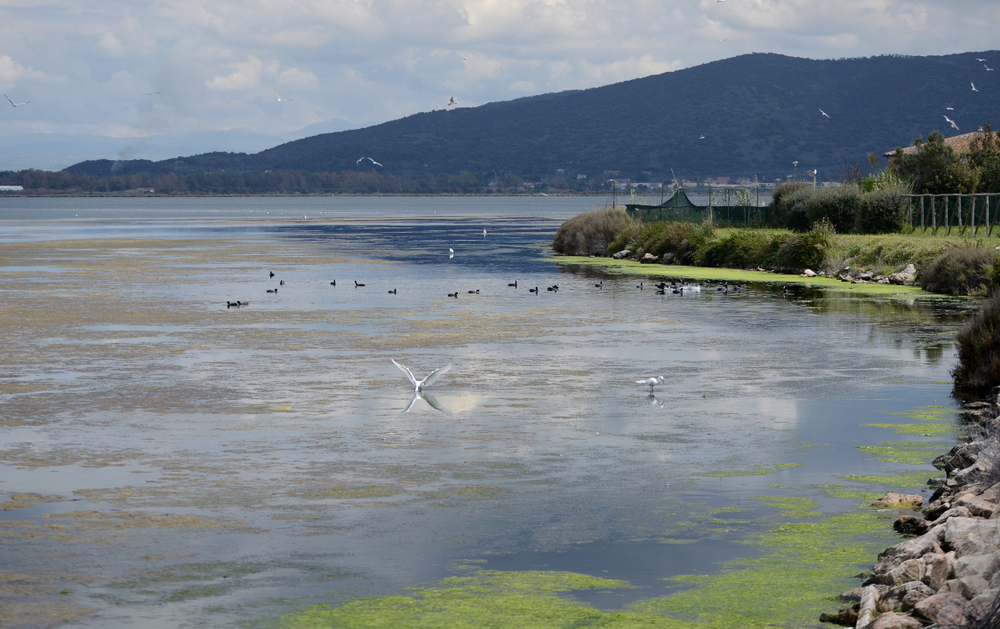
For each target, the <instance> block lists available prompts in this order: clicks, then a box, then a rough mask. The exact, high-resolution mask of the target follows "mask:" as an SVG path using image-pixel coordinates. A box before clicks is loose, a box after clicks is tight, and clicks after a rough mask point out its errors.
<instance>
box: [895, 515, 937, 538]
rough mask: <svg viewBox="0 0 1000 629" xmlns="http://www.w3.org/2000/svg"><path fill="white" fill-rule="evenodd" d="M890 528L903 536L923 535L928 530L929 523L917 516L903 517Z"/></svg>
mask: <svg viewBox="0 0 1000 629" xmlns="http://www.w3.org/2000/svg"><path fill="white" fill-rule="evenodd" d="M892 528H894V529H895V530H896V532H898V533H902V534H903V535H923V534H924V533H926V532H927V529H929V528H930V523H929V522H928V521H927V520H925V519H923V518H920V517H917V516H913V515H903V516H900V517H899V519H898V520H896V521H895V522H893V523H892Z"/></svg>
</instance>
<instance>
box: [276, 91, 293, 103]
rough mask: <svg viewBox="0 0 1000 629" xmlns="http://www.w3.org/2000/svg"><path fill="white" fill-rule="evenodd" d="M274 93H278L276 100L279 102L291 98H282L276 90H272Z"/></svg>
mask: <svg viewBox="0 0 1000 629" xmlns="http://www.w3.org/2000/svg"><path fill="white" fill-rule="evenodd" d="M274 93H275V94H277V95H278V102H279V103H280V102H282V101H286V100H292V99H291V98H282V97H281V94H278V90H274Z"/></svg>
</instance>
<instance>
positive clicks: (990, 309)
mask: <svg viewBox="0 0 1000 629" xmlns="http://www.w3.org/2000/svg"><path fill="white" fill-rule="evenodd" d="M955 345H956V346H957V348H958V365H957V366H956V367H955V369H954V370H953V371H952V372H951V375H952V377H954V379H955V392H956V393H958V394H960V395H962V396H966V397H969V398H974V399H982V397H984V396H985V394H986V393H987V392H989V390H990V389H991V388H992V387H993V386H995V385H996V383H998V382H1000V292H994V293H993V296H992V297H990V299H989V300H987V302H986V304H985V305H984V306H983V309H982V310H980V311H979V312H978V313H977V314H975V315H973V316H972V317H971V318H970V319H969V320H968V321H967V322H966V324H965V325H964V326H962V328H961V329H960V330H959V331H958V334H957V335H956V337H955Z"/></svg>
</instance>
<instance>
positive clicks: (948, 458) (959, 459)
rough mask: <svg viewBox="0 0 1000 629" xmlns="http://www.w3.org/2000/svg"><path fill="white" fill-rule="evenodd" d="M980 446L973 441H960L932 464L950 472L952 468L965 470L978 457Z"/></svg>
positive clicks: (947, 472)
mask: <svg viewBox="0 0 1000 629" xmlns="http://www.w3.org/2000/svg"><path fill="white" fill-rule="evenodd" d="M979 450H980V447H979V446H977V445H974V444H971V443H960V444H958V445H957V446H955V447H954V448H952V449H951V450H949V451H948V452H947V453H946V454H942V455H941V456H939V457H937V458H935V459H934V460H933V461H931V465H933V466H934V467H936V468H937V469H939V470H944V472H945V473H946V474H950V473H951V471H952V470H964V469H965V468H967V467H969V466H970V465H972V464H973V463H975V462H976V459H978V458H979V457H978V454H979Z"/></svg>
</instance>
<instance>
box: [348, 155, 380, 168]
mask: <svg viewBox="0 0 1000 629" xmlns="http://www.w3.org/2000/svg"><path fill="white" fill-rule="evenodd" d="M366 159H367V160H368V161H370V162H371V163H372V164H374V165H375V166H381V167H382V168H385V167H384V166H382V164H379V163H378V162H376V161H375V160H373V159H372V158H370V157H362V158H360V159H358V161H356V162H355V164H360V163H361V161H362V160H366Z"/></svg>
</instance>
